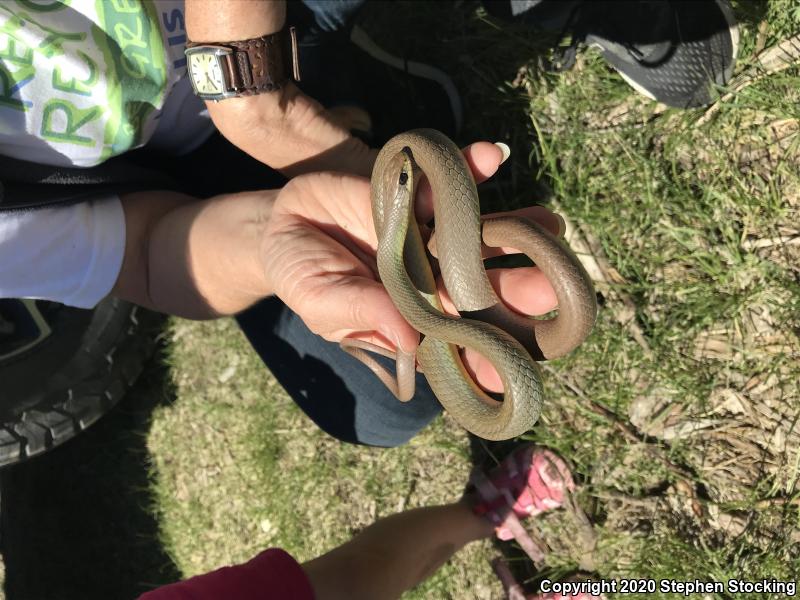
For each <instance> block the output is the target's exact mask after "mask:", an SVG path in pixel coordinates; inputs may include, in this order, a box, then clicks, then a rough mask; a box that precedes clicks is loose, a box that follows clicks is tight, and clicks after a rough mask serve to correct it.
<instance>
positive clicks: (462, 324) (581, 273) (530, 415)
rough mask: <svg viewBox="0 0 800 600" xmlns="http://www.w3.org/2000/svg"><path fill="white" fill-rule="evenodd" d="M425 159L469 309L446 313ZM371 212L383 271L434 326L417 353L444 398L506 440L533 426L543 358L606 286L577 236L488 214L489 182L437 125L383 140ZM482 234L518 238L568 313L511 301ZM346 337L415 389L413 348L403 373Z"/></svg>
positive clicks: (421, 325) (496, 239)
mask: <svg viewBox="0 0 800 600" xmlns="http://www.w3.org/2000/svg"><path fill="white" fill-rule="evenodd" d="M416 167H419V169H421V170H422V172H423V173H424V174H425V175H426V176H427V178H428V181H429V182H430V186H431V189H432V191H433V202H434V219H435V223H436V231H435V237H436V254H437V256H438V259H439V268H440V270H441V274H442V279H443V280H444V284H445V287H446V288H447V291H448V293H449V295H450V297H451V299H452V301H453V303H454V304H455V307H456V309H457V310H458V312H459V315H460V317H459V316H452V315H447V314H445V313H444V312H443V310H442V305H441V303H440V301H439V298H438V296H437V294H436V282H435V279H434V276H433V273H432V270H431V266H430V262H429V258H428V256H427V254H426V250H425V245H424V243H423V241H422V237H421V234H420V231H419V229H418V227H417V222H416V219H415V217H414V209H413V202H414V193H415V177H416V173H415V170H416ZM372 214H373V219H374V222H375V229H376V233H377V235H378V253H377V261H378V272H379V274H380V278H381V281H382V282H383V285H384V286H385V287H386V290H387V291H388V293H389V295H390V297H391V298H392V301H393V302H394V304H395V305H396V306H397V309H398V310H399V311H400V314H401V315H402V316H403V317H404V318H405V319H406V321H408V323H409V324H411V326H412V327H414V328H415V329H416V330H417V331H419V332H420V333H421V334H422V335H423V339H422V341H421V342H420V344H419V347H418V349H417V351H416V359H418V360H419V365H420V368H421V370H422V372H423V373H424V374H425V377H426V379H427V380H428V383H429V384H430V386H431V388H432V389H433V392H434V394H435V395H436V397H437V398H438V399H439V401H440V402H441V404H442V406H444V408H445V409H446V410H447V411H448V412H449V413H450V414H451V415H452V416H453V417H454V418H455V419H456V420H457V421H458V422H459V423H460V424H461V425H462V426H463V427H464V428H465V429H467V430H469V431H471V432H472V433H474V434H476V435H478V436H480V437H482V438H486V439H490V440H503V439H508V438H511V437H514V436H517V435H520V434H522V433H524V432H525V431H527V430H528V429H530V428H531V427H532V426H533V424H534V423H535V422H536V420H537V419H538V418H539V413H540V412H541V406H542V386H541V378H540V373H539V369H538V367H537V365H536V363H535V362H534V359H535V360H543V359H550V358H557V357H559V356H563V355H565V354H566V353H568V352H570V351H571V350H573V349H574V348H575V347H576V346H578V345H579V344H580V343H581V342H582V341H583V340H584V339H585V338H586V336H587V335H588V334H589V332H590V331H591V329H592V326H593V325H594V321H595V317H596V314H597V303H596V300H595V294H594V290H593V287H592V283H591V281H590V279H589V277H588V275H587V274H586V271H585V270H584V269H583V267H582V266H581V264H580V262H579V261H578V259H577V258H576V257H575V255H574V254H573V253H572V251H571V250H570V249H569V248H568V247H567V246H566V244H564V243H563V242H562V241H561V240H559V239H558V238H557V237H556V236H554V235H553V234H551V233H550V232H548V231H547V230H545V229H544V228H543V227H542V226H540V225H539V224H537V223H535V222H533V221H531V220H529V219H525V218H521V217H510V216H503V217H495V218H487V219H485V220H483V221H481V216H480V206H479V200H478V192H477V189H476V187H475V180H474V179H473V176H472V173H471V171H470V169H469V166H468V165H467V163H466V160H465V159H464V157H463V155H462V154H461V151H460V150H459V148H458V147H457V146H456V145H455V144H454V143H453V142H452V141H451V140H450V139H448V138H447V137H446V136H445V135H444V134H442V133H439V132H438V131H435V130H432V129H419V130H414V131H410V132H407V133H403V134H400V135H398V136H395V137H394V138H392V139H391V140H389V142H387V143H386V145H385V146H384V147H383V148H382V150H381V151H380V153H379V155H378V158H377V160H376V162H375V167H374V169H373V172H372ZM481 239H483V242H484V243H485V244H486V245H487V246H492V247H499V246H506V247H512V248H515V249H517V250H520V251H521V252H523V253H524V254H526V255H527V256H528V257H529V258H531V259H532V260H533V261H534V262H535V263H536V265H537V266H538V267H539V268H540V269H541V270H542V272H543V273H544V274H545V276H546V277H547V279H548V281H549V282H550V284H551V285H552V286H553V288H554V290H555V292H556V296H557V298H558V315H557V316H555V317H554V318H552V319H547V320H535V319H531V318H529V317H525V316H523V315H520V314H518V313H515V312H513V311H512V310H510V309H509V308H507V307H506V306H505V305H504V304H503V302H502V301H501V300H500V299H499V298H498V296H497V294H496V293H495V291H494V289H493V288H492V285H491V283H490V282H489V279H488V277H487V275H486V271H485V268H484V265H483V259H482V256H481ZM459 346H462V347H467V348H471V349H473V350H475V351H477V352H478V353H479V354H481V355H482V356H484V357H486V358H487V359H488V360H489V362H490V363H491V364H492V365H493V366H494V368H495V369H496V370H497V372H498V374H499V375H500V379H501V381H502V383H503V390H504V397H503V400H502V401H498V400H495V399H493V398H492V397H490V396H489V395H488V394H487V393H486V392H484V391H483V390H481V389H480V388H479V387H478V385H477V384H476V383H475V382H474V381H473V380H472V378H471V377H470V375H469V374H468V373H467V371H466V370H465V368H464V366H463V364H462V362H461V358H460V355H459V348H458V347H459ZM342 347H343V349H345V350H346V351H347V352H349V353H351V354H352V355H354V356H355V357H356V358H358V359H359V360H361V361H362V362H364V363H365V364H366V365H367V366H368V367H370V368H371V369H372V370H373V372H375V374H376V375H377V376H378V377H380V378H381V380H382V381H383V382H384V383H385V384H386V385H387V386H388V387H389V388H390V389H391V390H392V391H393V392H394V393H395V395H396V396H397V397H398V398H400V399H401V400H409V399H410V398H411V397H412V396H413V395H414V373H415V366H416V363H415V355H414V353H403V352H399V353H398V354H397V357H396V359H397V373H396V378H394V377H392V375H391V374H390V373H388V372H387V371H386V369H384V368H383V367H382V366H381V365H380V364H379V363H378V362H377V361H376V360H375V359H374V358H373V357H372V356H371V355H369V354H368V353H367V352H366V351H365V350H367V349H369V350H373V351H376V350H377V349H376V348H375V347H373V346H372V345H369V344H365V343H363V342H358V341H354V340H345V341H343V342H342ZM377 351H379V352H380V353H381V354H384V355H388V354H387V353H386V352H385V351H380V350H377ZM391 356H394V355H391Z"/></svg>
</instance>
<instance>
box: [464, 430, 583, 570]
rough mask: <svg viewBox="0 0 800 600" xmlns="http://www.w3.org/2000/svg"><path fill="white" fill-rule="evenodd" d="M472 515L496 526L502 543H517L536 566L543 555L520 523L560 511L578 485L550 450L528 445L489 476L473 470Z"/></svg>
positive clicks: (471, 480) (471, 478) (563, 463)
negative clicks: (479, 516) (511, 540)
mask: <svg viewBox="0 0 800 600" xmlns="http://www.w3.org/2000/svg"><path fill="white" fill-rule="evenodd" d="M470 483H472V485H473V486H474V487H475V498H476V501H475V503H474V505H473V511H474V512H475V514H477V515H482V516H485V517H486V518H488V519H489V520H490V521H491V522H492V523H494V525H495V532H496V533H497V537H498V538H499V539H501V540H510V539H512V538H514V539H516V541H517V543H519V545H520V546H521V547H522V549H523V550H525V552H526V553H527V554H528V556H530V557H531V559H532V560H533V561H534V563H539V562H541V561H543V560H544V552H543V550H542V549H541V548H540V547H539V545H538V544H536V543H535V542H534V541H533V539H531V537H530V535H529V534H528V532H527V531H526V530H525V528H524V527H523V526H522V524H521V523H520V519H524V518H526V517H529V516H535V515H538V514H540V513H542V512H544V511H546V510H550V509H553V508H558V507H560V506H561V505H562V504H563V503H564V500H565V498H566V494H567V493H568V492H569V491H573V490H574V489H575V482H574V481H573V480H572V474H571V473H570V472H569V468H568V467H567V464H566V463H565V462H564V460H563V459H562V458H560V457H559V456H557V455H556V454H555V453H553V452H552V451H550V450H547V449H545V448H538V447H536V446H534V445H533V444H527V445H525V446H522V447H520V448H518V449H517V450H515V451H514V452H512V453H511V454H510V455H509V456H507V457H506V458H505V459H504V460H503V461H502V462H501V463H500V464H499V465H497V466H496V467H495V468H494V469H492V470H491V471H490V472H489V474H488V475H487V474H485V473H483V472H482V471H479V470H477V469H476V470H474V471H473V472H472V475H471V476H470Z"/></svg>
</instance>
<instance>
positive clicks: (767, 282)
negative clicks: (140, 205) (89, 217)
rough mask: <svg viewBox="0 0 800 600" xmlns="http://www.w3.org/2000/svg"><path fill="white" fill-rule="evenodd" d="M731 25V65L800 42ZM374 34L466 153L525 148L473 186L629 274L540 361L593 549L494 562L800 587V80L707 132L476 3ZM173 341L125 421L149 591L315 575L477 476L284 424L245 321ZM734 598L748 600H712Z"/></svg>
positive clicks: (777, 25)
mask: <svg viewBox="0 0 800 600" xmlns="http://www.w3.org/2000/svg"><path fill="white" fill-rule="evenodd" d="M390 6H391V8H390ZM735 8H736V14H737V18H738V19H739V21H740V23H741V33H742V44H741V50H740V59H739V64H738V67H737V73H741V72H745V71H747V70H748V69H749V68H750V65H752V64H753V58H754V52H755V51H756V49H761V48H764V47H769V46H771V45H773V44H776V43H778V42H779V41H780V40H782V39H785V38H786V37H788V36H789V35H791V34H794V33H797V32H798V31H800V10H798V7H797V4H796V2H794V1H793V0H772V1H770V2H745V1H740V2H738V3H737V4H736V5H735ZM762 23H763V25H762ZM364 26H365V28H367V29H368V31H370V32H372V33H373V34H374V36H375V37H376V39H379V40H381V43H382V44H384V45H385V46H386V47H387V48H390V49H392V50H394V51H395V52H397V53H405V54H407V55H408V56H409V58H418V59H425V60H430V61H432V62H436V63H437V64H440V65H442V66H444V67H445V68H446V69H448V70H449V71H450V72H452V73H454V74H455V75H456V77H457V83H458V85H459V87H460V89H461V90H463V92H464V97H465V102H466V107H467V117H468V121H467V123H466V126H465V131H464V132H463V134H462V138H463V139H462V140H460V141H462V142H463V143H467V142H469V141H472V140H475V139H489V140H502V141H506V142H507V143H509V145H510V146H511V147H512V160H511V161H509V163H508V164H507V165H504V167H503V169H502V170H501V173H500V174H499V176H498V178H497V179H498V181H497V182H494V183H492V184H489V185H486V186H484V187H485V189H484V190H483V191H482V199H483V200H484V201H485V203H486V208H487V210H488V209H489V208H490V207H491V208H509V207H515V206H521V205H525V204H529V203H531V202H532V201H534V200H538V201H545V202H546V201H552V202H557V203H558V205H559V206H560V207H561V210H562V211H563V212H564V214H565V215H566V216H567V217H568V218H569V220H570V221H571V222H573V223H575V224H577V225H578V226H579V227H580V228H581V229H582V231H584V232H585V233H588V234H589V235H590V236H591V237H592V238H593V239H594V241H595V243H596V247H597V248H599V249H600V250H601V251H602V253H603V254H604V255H605V256H606V257H607V260H608V264H609V265H610V267H611V268H613V269H614V272H613V273H611V272H609V273H606V274H607V275H611V276H612V277H611V281H612V283H610V284H609V283H604V284H600V283H598V291H600V292H601V293H602V294H603V297H604V299H605V302H604V304H603V306H602V308H601V310H600V314H599V318H598V323H597V327H596V329H595V332H594V333H593V335H592V336H591V338H590V339H589V340H588V341H587V343H586V344H585V345H584V346H583V347H582V348H581V349H580V350H579V351H577V352H575V353H574V354H573V355H571V356H570V357H568V358H566V359H563V360H561V361H558V362H555V363H553V364H551V365H549V366H548V368H547V370H546V388H547V394H548V402H547V404H546V407H545V411H544V414H543V416H542V418H541V421H540V422H539V424H537V426H536V427H535V429H534V430H533V431H532V432H531V433H530V435H529V436H527V437H530V438H531V439H533V440H536V441H537V442H539V443H542V444H546V445H548V446H550V447H553V448H555V449H556V450H558V451H559V452H560V453H561V454H562V455H563V456H565V457H567V458H568V459H569V460H570V462H571V463H572V465H573V467H574V471H575V473H576V476H577V477H578V479H579V481H580V484H581V486H580V492H579V500H580V503H581V506H582V507H583V509H584V510H585V512H586V513H587V515H588V516H589V517H590V519H591V520H592V522H593V527H594V534H595V536H596V544H595V545H594V546H593V547H592V546H591V545H589V544H588V543H587V542H586V540H585V539H582V538H580V537H579V536H578V532H579V531H580V530H579V528H578V527H577V525H576V522H575V521H574V519H573V518H572V517H570V515H569V514H567V513H566V512H564V511H558V512H555V513H554V514H548V515H546V516H545V517H543V518H542V519H540V520H539V521H538V525H539V527H540V528H541V530H542V535H543V537H544V539H545V540H546V541H547V543H548V545H549V547H550V549H551V552H550V555H549V556H548V559H547V563H548V564H547V569H546V570H545V571H543V572H541V573H535V572H534V571H533V569H532V566H531V565H529V564H527V561H526V560H524V559H522V558H520V555H519V554H518V553H516V554H515V553H514V551H513V548H512V547H510V546H504V547H503V551H504V552H506V553H507V554H508V555H509V556H510V557H512V560H513V561H514V562H513V564H514V567H515V569H516V570H517V572H518V574H519V575H520V576H521V577H524V578H525V579H526V580H528V581H529V582H531V583H532V584H535V582H536V580H537V579H539V578H541V577H543V576H548V577H559V576H563V575H568V574H570V573H574V572H575V571H576V570H582V571H584V572H590V573H592V575H593V576H595V577H605V578H609V577H626V578H628V577H634V578H645V577H652V578H656V579H666V578H676V579H679V580H693V579H695V578H697V579H700V580H708V579H709V578H714V579H717V580H720V581H725V580H726V579H728V578H742V579H760V578H762V577H766V578H773V577H775V578H778V579H784V578H785V579H794V580H797V579H798V576H800V572H798V571H799V570H798V565H800V556H798V552H799V551H798V548H800V543H799V542H800V536H798V524H800V509H799V508H798V507H800V500H799V499H800V494H798V486H797V481H798V477H800V443H798V442H800V435H799V433H798V430H797V429H798V427H797V420H798V416H799V415H800V411H799V410H798V409H799V408H800V405H799V404H798V403H799V402H800V394H798V385H797V381H798V377H799V376H800V361H799V360H798V359H799V358H800V343H799V342H798V332H800V318H798V315H800V245H786V244H780V243H778V244H770V243H769V240H770V239H772V238H776V237H780V236H784V237H791V236H797V235H800V232H799V231H798V228H799V227H800V226H798V223H800V175H799V173H800V135H797V131H798V120H800V67H798V66H794V67H791V68H789V69H787V70H784V71H782V72H780V73H777V74H774V75H772V76H770V77H767V78H765V79H763V80H760V81H758V82H757V83H755V84H753V85H751V86H749V87H747V88H745V89H743V90H742V91H740V92H739V93H737V94H736V95H735V96H734V97H733V98H732V99H730V100H727V101H725V102H723V103H722V104H721V105H720V106H719V110H718V112H717V114H716V115H714V116H713V118H710V119H709V120H707V122H703V115H704V112H705V111H704V110H702V109H699V110H693V111H676V110H662V109H661V108H659V107H657V106H656V105H655V104H654V103H652V102H650V101H647V100H645V99H642V98H640V97H638V96H637V95H636V94H634V93H633V92H632V91H631V90H630V88H628V86H627V85H626V84H625V83H624V82H623V81H622V80H621V79H620V78H619V76H618V75H617V74H616V73H614V72H613V71H612V70H611V69H610V68H609V67H608V66H607V64H606V63H605V62H604V61H603V60H602V59H601V58H600V57H599V56H597V55H595V54H592V53H583V54H581V55H580V57H579V61H578V64H577V65H576V67H575V69H573V70H572V71H570V72H567V73H563V74H548V73H543V72H541V71H540V70H539V69H538V67H537V57H538V56H540V55H542V54H543V52H544V51H545V50H544V49H545V47H546V40H544V39H540V38H538V37H536V36H532V35H531V34H530V32H529V31H526V30H524V29H521V28H518V27H510V26H507V25H500V24H498V23H496V22H494V21H492V20H491V19H490V18H488V17H487V16H486V15H485V14H484V13H483V12H482V10H481V9H480V8H479V7H477V6H476V5H474V4H472V3H462V4H460V5H459V7H458V9H454V8H453V6H452V5H450V4H449V3H402V4H400V5H397V4H394V3H393V4H391V5H383V4H378V5H371V6H369V7H368V9H367V13H366V14H365V15H364ZM408 31H414V35H413V36H412V35H408ZM759 32H760V33H759ZM721 92H724V90H721ZM637 332H638V333H637ZM639 334H641V335H639ZM637 336H638V340H637ZM167 342H168V349H167V360H166V364H167V367H168V373H167V374H166V375H165V377H166V379H167V382H166V383H165V385H164V386H162V387H163V389H162V388H158V389H162V391H161V392H159V391H158V390H155V391H154V389H153V387H152V386H147V385H142V386H139V387H138V388H137V391H136V392H135V393H134V394H133V395H132V396H131V397H130V398H128V399H126V405H125V406H127V407H134V406H138V405H139V404H137V403H141V402H142V401H143V400H147V402H149V404H147V406H149V407H152V406H155V408H154V409H153V410H152V414H150V412H149V411H150V409H149V408H148V409H147V410H148V413H147V414H148V416H147V418H139V417H137V418H136V419H134V423H133V426H134V427H135V428H136V431H138V432H139V433H140V438H139V443H141V444H142V445H145V444H146V451H145V449H144V448H141V449H139V450H137V452H139V454H141V455H142V456H144V457H143V458H142V457H141V456H140V458H139V459H137V461H135V462H136V464H135V466H134V467H131V469H134V470H135V471H136V472H137V473H139V472H141V470H142V469H147V470H148V472H149V486H148V485H147V484H146V483H143V484H141V489H138V488H137V494H138V495H137V496H135V497H136V498H140V499H138V500H136V502H138V504H139V505H140V508H141V510H142V512H143V514H144V515H146V517H147V519H150V520H151V521H152V520H153V519H155V520H156V521H157V527H155V529H157V534H156V533H148V534H147V535H150V536H152V539H149V543H151V544H153V543H155V544H156V545H157V546H158V547H159V548H160V550H159V551H160V552H163V553H165V554H164V556H166V557H168V560H167V559H159V560H161V562H163V563H164V564H167V563H169V565H168V566H169V568H168V569H165V570H162V571H160V572H159V571H158V569H157V568H156V566H157V565H154V566H153V567H152V569H151V570H150V571H148V575H147V576H148V577H150V579H148V581H151V582H158V581H162V580H164V578H166V577H168V576H173V575H174V574H175V572H176V571H177V572H180V573H181V574H183V575H184V576H189V575H193V574H196V573H201V572H204V571H207V570H210V569H213V568H216V567H218V566H220V565H223V564H227V563H231V562H237V561H243V560H246V559H248V558H249V557H251V556H252V555H253V554H255V553H256V552H258V551H259V550H260V549H262V548H264V547H267V546H272V545H277V546H282V547H284V548H286V549H287V550H288V551H290V552H292V553H293V554H294V555H295V556H296V557H297V558H298V559H300V560H305V559H308V558H311V557H312V556H315V555H317V554H319V553H321V552H324V551H325V550H327V549H329V548H332V547H334V546H335V545H337V544H339V543H341V542H343V541H345V540H347V539H349V538H350V537H351V536H352V534H353V533H354V532H357V531H358V530H360V529H361V528H363V527H365V526H366V525H368V524H370V523H371V522H373V521H374V520H375V519H376V518H379V517H381V516H384V515H388V514H391V513H394V512H396V511H399V510H402V509H404V508H410V507H415V506H424V505H429V504H433V503H440V502H446V501H450V500H452V499H453V498H455V497H456V496H457V495H458V494H459V492H460V491H461V489H462V486H463V484H464V482H465V481H466V478H467V476H468V473H469V469H470V468H471V464H472V458H471V449H470V444H469V440H468V438H467V436H466V435H465V433H464V432H463V431H462V430H461V429H460V428H459V427H458V426H456V425H455V424H454V423H453V422H452V421H450V420H449V419H447V418H443V419H439V420H437V421H436V422H435V423H434V424H433V425H432V426H431V427H430V428H429V429H428V430H426V431H425V432H424V433H423V434H422V435H420V436H419V437H418V438H416V439H415V440H414V441H413V442H412V443H411V444H409V445H408V446H406V447H403V448H398V449H393V450H375V449H369V448H357V447H351V446H346V445H344V444H340V443H337V442H335V441H334V440H332V439H330V438H328V437H327V436H326V435H325V434H323V433H321V432H320V431H319V430H318V429H316V428H315V426H313V424H311V422H310V421H308V420H307V419H306V418H305V417H304V416H303V415H302V414H301V413H300V411H299V410H298V409H297V408H296V407H294V405H293V404H292V402H291V400H290V399H289V398H288V396H287V395H286V394H285V392H284V391H283V390H282V389H281V388H280V387H279V386H278V385H277V384H276V383H275V381H274V380H273V379H272V378H271V376H270V375H269V373H268V372H266V371H265V370H264V368H263V366H262V364H261V362H260V361H259V359H258V358H257V357H256V356H255V355H254V353H253V352H252V351H251V350H250V348H249V346H248V344H247V342H246V341H245V340H244V338H243V336H242V335H241V333H240V332H239V331H238V330H237V329H236V327H235V325H234V324H233V322H232V321H230V320H222V321H219V322H214V323H189V322H183V321H175V322H173V323H172V325H171V327H170V330H169V332H168V335H167ZM154 394H156V395H157V394H166V395H167V396H168V397H169V399H170V401H169V402H156V401H154V400H153V395H154ZM126 410H134V409H126ZM136 410H139V409H136ZM131 414H139V413H131ZM125 415H128V413H123V416H125ZM120 418H122V417H120ZM123 420H124V419H123ZM129 420H130V419H129ZM126 423H127V421H126ZM127 425H130V423H127ZM101 426H103V424H100V425H98V427H101ZM692 428H694V429H692ZM98 431H99V430H98ZM91 435H92V432H90V433H89V434H87V436H91ZM86 439H87V440H90V441H91V439H92V438H91V437H86ZM79 441H80V440H79ZM90 441H87V442H86V443H85V444H84V445H86V444H90ZM81 443H83V442H81ZM76 447H77V444H76ZM91 448H93V449H94V450H92V451H96V446H91ZM503 448H504V446H503V445H500V446H488V445H487V447H486V449H487V450H489V451H491V452H492V453H494V454H495V455H498V454H502V452H503ZM62 452H66V449H65V450H64V451H62ZM139 454H137V456H139ZM55 455H56V456H66V454H59V453H55ZM145 455H146V456H145ZM108 460H109V461H111V462H115V461H116V460H117V459H116V455H114V454H111V455H110V458H108ZM42 464H44V463H42ZM50 477H52V474H51V475H50ZM48 481H49V480H48ZM137 481H138V480H137ZM43 485H44V484H43ZM65 485H66V484H65ZM86 485H88V484H86ZM104 493H105V492H104ZM77 503H78V501H77V500H76V504H77ZM84 510H85V509H84ZM152 529H154V527H153V526H152V525H151V526H149V528H148V531H150V530H152ZM584 533H585V531H584ZM135 543H140V542H131V544H133V545H135ZM133 545H132V546H131V547H133ZM497 553H498V550H497V548H495V547H494V546H493V545H492V544H490V543H489V542H486V543H482V544H476V545H474V546H473V547H470V548H469V549H468V550H466V551H464V552H462V553H460V554H459V555H458V556H457V557H456V558H455V559H454V560H453V561H451V562H450V563H448V564H447V565H446V566H445V567H444V568H443V569H442V570H440V572H439V573H437V574H436V575H435V576H434V577H433V578H432V579H431V580H430V581H428V582H427V583H426V584H425V585H424V586H422V588H421V589H419V590H415V591H413V592H411V593H409V594H408V595H407V597H408V598H436V599H439V598H442V599H447V598H454V599H469V598H497V597H499V595H500V588H499V585H498V583H497V582H496V580H495V579H494V577H493V575H492V573H491V571H490V569H489V567H488V560H489V559H491V558H492V557H494V556H495V555H496V554H497ZM159 556H160V555H159ZM159 573H160V574H159ZM132 577H133V576H132ZM133 578H134V579H135V577H133ZM627 597H630V598H635V597H638V596H636V595H630V596H627ZM642 597H644V596H642ZM647 597H648V598H652V597H653V596H647ZM656 597H658V595H656ZM734 597H736V598H738V597H742V598H743V597H744V595H738V596H737V595H724V596H720V598H725V599H726V600H727V599H728V598H734Z"/></svg>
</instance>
